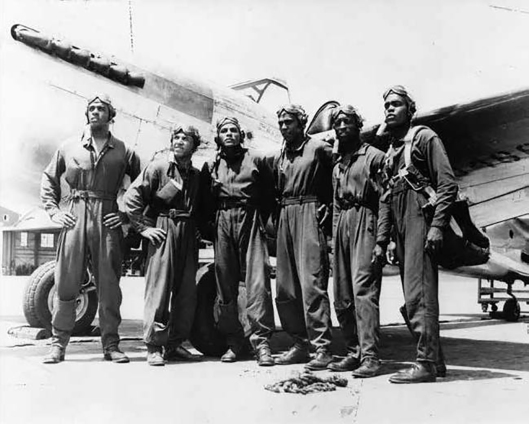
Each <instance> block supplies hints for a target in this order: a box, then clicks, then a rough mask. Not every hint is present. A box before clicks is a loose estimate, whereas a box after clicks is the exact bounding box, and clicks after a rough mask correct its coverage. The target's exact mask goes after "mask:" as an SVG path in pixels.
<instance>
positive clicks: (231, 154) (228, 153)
mask: <svg viewBox="0 0 529 424" xmlns="http://www.w3.org/2000/svg"><path fill="white" fill-rule="evenodd" d="M247 151H248V149H247V148H246V147H243V146H241V145H240V144H239V145H238V146H234V147H229V148H221V149H220V157H221V158H223V159H227V160H231V159H235V158H238V157H241V156H242V155H244V154H245V153H246V152H247Z"/></svg>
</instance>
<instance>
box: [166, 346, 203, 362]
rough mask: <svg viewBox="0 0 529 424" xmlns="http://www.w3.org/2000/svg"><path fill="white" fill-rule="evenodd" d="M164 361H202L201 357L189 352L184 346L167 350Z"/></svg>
mask: <svg viewBox="0 0 529 424" xmlns="http://www.w3.org/2000/svg"><path fill="white" fill-rule="evenodd" d="M163 357H164V359H165V360H166V361H170V362H172V361H186V362H196V361H200V360H202V357H201V356H200V355H195V354H193V353H191V352H190V351H189V350H187V349H186V348H185V347H184V346H182V345H179V346H176V347H174V346H171V347H167V349H165V352H164V355H163Z"/></svg>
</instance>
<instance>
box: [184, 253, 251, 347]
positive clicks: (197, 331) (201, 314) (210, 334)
mask: <svg viewBox="0 0 529 424" xmlns="http://www.w3.org/2000/svg"><path fill="white" fill-rule="evenodd" d="M196 281H197V307H196V311H195V319H194V321H193V328H192V330H191V336H190V342H191V344H192V345H193V346H194V347H195V349H197V350H198V351H199V352H201V353H203V354H204V355H206V356H214V357H220V356H222V355H223V354H224V353H225V352H226V350H227V349H228V345H227V343H226V337H225V336H224V335H223V334H222V333H221V332H220V331H219V330H218V329H217V317H218V311H217V307H216V299H217V288H216V283H215V269H214V267H213V264H212V263H210V264H207V265H204V266H203V267H202V268H200V269H199V270H198V272H197V278H196ZM238 309H239V321H240V322H241V324H242V326H243V328H244V333H245V336H246V337H248V336H249V334H250V325H249V322H248V318H247V315H246V287H244V286H239V298H238ZM243 348H244V349H243V351H244V352H246V351H248V350H249V342H248V340H247V339H246V340H245V345H244V347H243Z"/></svg>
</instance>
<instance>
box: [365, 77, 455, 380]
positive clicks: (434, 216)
mask: <svg viewBox="0 0 529 424" xmlns="http://www.w3.org/2000/svg"><path fill="white" fill-rule="evenodd" d="M383 97H384V112H385V117H386V119H385V125H386V128H387V131H388V133H389V135H390V137H391V146H390V148H389V151H388V155H387V160H386V174H387V176H388V177H389V178H390V181H389V187H388V191H387V193H386V194H385V195H384V196H383V200H382V201H381V202H380V214H379V221H378V223H379V226H378V234H377V246H376V247H375V250H374V255H375V257H376V258H382V257H384V256H385V249H386V246H387V244H388V242H389V238H390V230H391V228H392V227H393V229H394V231H393V236H394V238H395V243H396V255H397V258H398V260H399V267H400V274H401V279H402V286H403V290H404V299H405V303H406V308H405V309H406V313H407V317H408V318H409V324H410V329H411V330H412V332H413V333H414V335H415V337H416V339H417V363H416V364H415V365H414V366H413V367H412V368H410V369H407V370H403V371H400V372H399V373H397V374H395V375H393V376H392V377H391V378H390V382H392V383H421V382H432V381H435V380H436V377H437V376H444V374H445V373H446V366H445V365H444V360H443V358H442V351H441V349H440V341H439V299H438V280H439V275H438V265H437V264H438V262H437V255H438V254H439V252H440V249H441V247H442V243H443V229H445V228H446V227H447V226H448V225H449V222H450V208H451V206H452V205H453V203H454V201H455V200H456V196H457V185H456V182H455V177H454V173H453V171H452V167H451V166H450V162H449V161H448V156H447V154H446V152H445V149H444V146H443V143H442V142H441V139H440V138H439V137H438V136H437V134H435V133H434V132H433V131H432V130H431V129H430V128H428V127H425V126H419V127H412V125H411V123H412V118H413V115H414V114H415V111H416V108H415V102H414V101H413V99H412V98H411V96H410V95H409V94H408V92H407V91H406V89H405V88H404V87H402V86H395V87H392V88H390V89H389V90H388V91H386V92H385V93H384V96H383ZM413 181H416V182H417V181H418V182H419V183H420V184H414V183H413ZM423 186H424V187H425V189H426V188H428V189H430V190H431V192H432V193H433V194H434V196H429V199H427V196H426V195H425V189H423V188H421V187H423Z"/></svg>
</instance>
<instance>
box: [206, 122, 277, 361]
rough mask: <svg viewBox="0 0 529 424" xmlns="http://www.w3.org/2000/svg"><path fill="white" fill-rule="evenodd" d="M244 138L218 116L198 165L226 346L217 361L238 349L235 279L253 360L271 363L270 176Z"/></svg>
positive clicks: (237, 352) (239, 332)
mask: <svg viewBox="0 0 529 424" xmlns="http://www.w3.org/2000/svg"><path fill="white" fill-rule="evenodd" d="M244 138H245V134H244V131H243V130H242V129H241V126H240V124H239V121H238V120H237V119H236V118H234V117H225V118H223V119H221V120H219V121H218V123H217V136H216V138H215V141H216V143H217V145H218V152H217V155H216V157H215V159H214V160H213V161H212V162H210V163H206V164H205V165H204V168H203V169H202V173H203V180H204V181H207V183H206V184H207V186H209V192H210V193H211V197H210V199H211V201H210V204H211V205H210V206H211V208H210V209H212V210H213V211H214V214H215V218H214V221H215V230H214V233H215V234H214V250H215V274H216V281H217V295H218V301H219V305H218V306H219V316H218V328H219V330H220V331H221V332H222V333H224V334H225V335H226V338H227V344H228V350H227V351H226V353H225V354H224V355H223V356H222V357H221V361H222V362H235V361H236V360H237V359H238V357H239V355H240V352H241V348H242V347H243V343H244V330H243V327H242V325H241V323H240V322H239V318H238V304H237V297H238V293H239V282H240V281H244V284H245V287H246V298H247V306H246V313H247V316H248V321H249V323H250V327H251V335H250V342H251V343H252V347H253V348H254V350H255V353H256V357H257V363H258V364H259V365H260V366H271V365H274V359H273V357H272V354H271V351H270V345H269V339H270V337H271V335H272V332H273V330H274V311H273V305H272V297H271V287H270V265H269V258H268V248H267V245H266V236H265V231H264V224H265V223H266V221H267V220H268V217H269V215H270V213H271V212H272V209H273V208H274V201H275V197H274V194H275V193H274V179H273V175H272V172H271V169H270V167H269V166H268V164H267V163H266V161H265V159H264V158H263V157H261V156H260V155H258V154H256V153H255V152H253V151H251V150H249V149H247V148H245V147H244V146H243V145H242V143H243V141H244Z"/></svg>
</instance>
